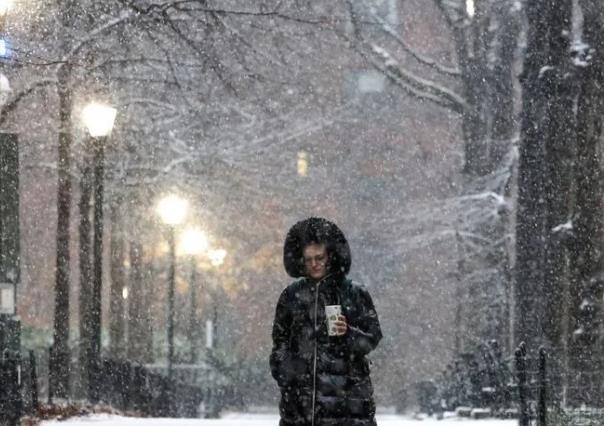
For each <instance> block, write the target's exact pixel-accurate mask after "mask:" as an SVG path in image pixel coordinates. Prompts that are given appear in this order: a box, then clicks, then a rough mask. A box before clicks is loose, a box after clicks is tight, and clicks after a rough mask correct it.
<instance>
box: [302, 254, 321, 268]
mask: <svg viewBox="0 0 604 426" xmlns="http://www.w3.org/2000/svg"><path fill="white" fill-rule="evenodd" d="M326 261H327V255H326V254H320V255H318V256H315V257H305V258H304V264H305V265H312V264H313V263H318V264H320V265H324V264H325V262H326Z"/></svg>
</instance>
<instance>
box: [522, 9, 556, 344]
mask: <svg viewBox="0 0 604 426" xmlns="http://www.w3.org/2000/svg"><path fill="white" fill-rule="evenodd" d="M548 5H549V2H548V1H546V0H535V1H532V2H529V3H527V4H526V5H525V8H526V14H527V18H528V29H527V46H526V53H525V61H524V71H523V75H522V78H521V84H522V89H523V93H522V101H523V102H522V115H521V119H522V123H521V144H520V152H519V154H520V158H519V165H518V208H517V212H516V215H517V216H516V217H517V219H516V262H515V271H514V272H515V295H516V297H515V300H516V310H517V312H516V314H515V317H516V318H517V321H516V323H515V325H516V331H515V333H514V334H515V336H516V339H518V340H517V342H516V344H517V343H519V342H521V341H524V342H526V343H527V345H528V347H529V348H531V349H534V348H535V347H537V346H538V345H539V344H540V343H541V341H542V340H541V339H542V336H541V334H542V330H543V328H544V327H545V324H544V323H543V313H544V300H543V297H542V296H543V294H544V292H545V291H546V288H545V285H544V273H543V271H544V266H545V265H544V259H545V244H544V241H545V237H546V233H545V218H546V205H545V200H544V198H543V194H544V190H545V179H544V177H545V171H546V168H545V155H544V154H545V145H544V138H543V135H544V134H545V131H546V129H547V126H548V124H549V123H548V120H547V99H546V89H547V88H546V85H545V84H544V81H543V78H542V74H541V71H542V68H543V67H544V66H546V65H548V62H549V58H548V57H547V52H548V35H549V34H548V25H549V21H548V17H549V16H548V15H549V14H548V13H547V11H548V10H549V7H548Z"/></svg>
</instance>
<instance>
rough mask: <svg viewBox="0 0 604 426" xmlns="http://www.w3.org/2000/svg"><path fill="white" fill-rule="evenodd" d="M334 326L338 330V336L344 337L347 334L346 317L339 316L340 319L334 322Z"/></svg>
mask: <svg viewBox="0 0 604 426" xmlns="http://www.w3.org/2000/svg"><path fill="white" fill-rule="evenodd" d="M333 325H334V326H335V328H336V336H343V335H345V334H346V331H347V330H348V323H347V322H346V317H345V316H344V315H339V316H338V319H337V320H336V321H334V322H333Z"/></svg>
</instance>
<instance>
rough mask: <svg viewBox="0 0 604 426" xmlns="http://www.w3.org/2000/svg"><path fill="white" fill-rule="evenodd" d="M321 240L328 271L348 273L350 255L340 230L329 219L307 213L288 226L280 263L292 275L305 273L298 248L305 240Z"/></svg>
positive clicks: (310, 241) (307, 242)
mask: <svg viewBox="0 0 604 426" xmlns="http://www.w3.org/2000/svg"><path fill="white" fill-rule="evenodd" d="M312 243H317V244H325V247H326V248H327V253H328V254H329V255H330V262H329V266H328V272H329V273H335V274H344V275H346V274H348V272H349V271H350V265H351V263H352V258H351V255H350V246H349V245H348V241H347V240H346V237H345V236H344V233H343V232H342V231H341V230H340V228H338V227H337V225H336V224H334V223H333V222H330V221H328V220H327V219H323V218H321V217H310V218H308V219H305V220H302V221H300V222H298V223H296V224H295V225H294V226H292V227H291V229H290V230H289V232H288V233H287V236H286V237H285V244H284V246H283V265H284V266H285V270H286V271H287V273H288V274H289V275H290V276H291V277H294V278H300V277H303V276H305V273H304V260H303V255H302V251H303V249H304V247H306V246H307V245H309V244H312Z"/></svg>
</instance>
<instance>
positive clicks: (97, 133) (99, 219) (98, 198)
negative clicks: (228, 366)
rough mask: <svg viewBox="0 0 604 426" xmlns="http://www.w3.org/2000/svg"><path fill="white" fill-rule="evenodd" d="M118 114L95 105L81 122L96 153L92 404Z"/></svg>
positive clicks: (96, 388) (95, 397)
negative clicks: (107, 180)
mask: <svg viewBox="0 0 604 426" xmlns="http://www.w3.org/2000/svg"><path fill="white" fill-rule="evenodd" d="M116 114H117V111H116V109H115V108H112V107H110V106H107V105H103V104H99V103H96V102H93V103H90V104H88V105H87V106H86V107H85V108H84V109H83V110H82V120H83V121H84V124H85V126H86V128H87V129H88V133H89V134H90V137H91V141H92V148H93V151H94V183H93V185H94V186H93V191H94V215H93V219H94V224H93V229H94V238H93V242H92V244H93V246H92V258H93V263H92V295H91V296H92V300H91V303H90V325H89V327H90V347H89V357H88V397H89V398H90V400H91V401H92V402H96V401H98V399H99V368H100V352H101V289H102V284H103V269H102V268H103V191H104V188H103V180H104V173H105V170H104V167H105V143H106V142H107V138H108V137H109V134H110V133H111V130H112V129H113V124H114V122H115V116H116Z"/></svg>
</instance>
